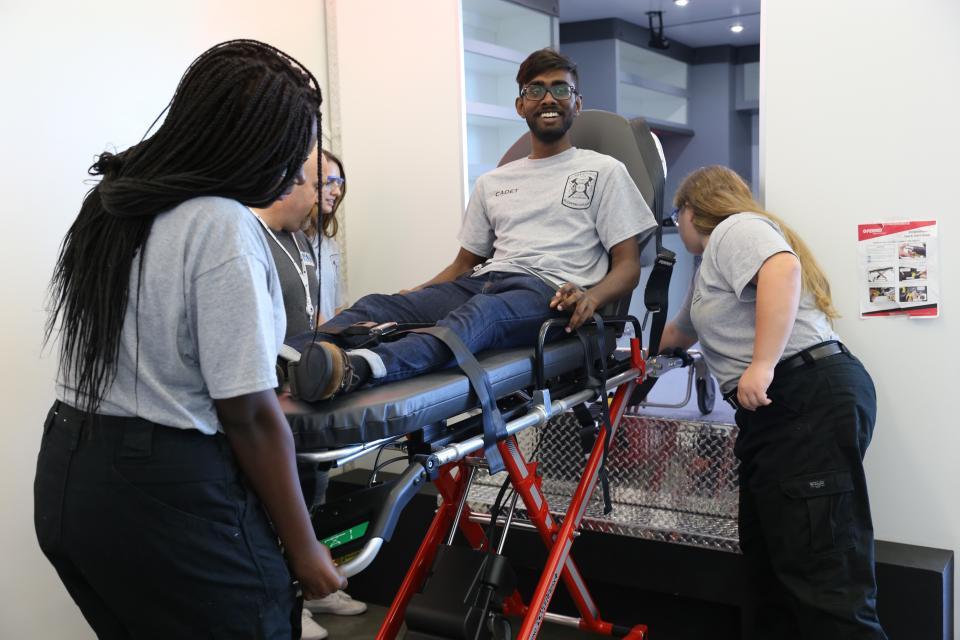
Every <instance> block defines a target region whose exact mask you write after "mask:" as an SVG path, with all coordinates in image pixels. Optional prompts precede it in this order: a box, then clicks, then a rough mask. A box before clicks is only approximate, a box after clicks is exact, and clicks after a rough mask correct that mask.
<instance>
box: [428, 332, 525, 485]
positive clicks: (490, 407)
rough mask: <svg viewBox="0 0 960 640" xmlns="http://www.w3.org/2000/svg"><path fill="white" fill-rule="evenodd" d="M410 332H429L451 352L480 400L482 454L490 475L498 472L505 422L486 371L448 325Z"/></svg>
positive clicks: (503, 467)
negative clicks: (498, 446)
mask: <svg viewBox="0 0 960 640" xmlns="http://www.w3.org/2000/svg"><path fill="white" fill-rule="evenodd" d="M410 333H425V334H427V335H431V336H433V337H434V338H436V339H437V340H439V341H440V342H442V343H443V344H445V345H447V348H448V349H450V351H451V352H453V357H454V359H455V360H456V362H457V366H458V367H460V370H461V371H463V373H464V374H465V375H466V376H467V378H468V379H469V380H470V386H471V387H473V390H474V392H475V393H476V394H477V399H478V400H480V409H481V414H480V416H481V418H482V420H483V453H484V455H485V456H486V458H487V464H488V466H489V467H490V474H491V475H493V474H497V473H500V472H501V471H503V470H504V469H505V466H504V464H503V457H502V456H501V455H500V451H499V450H498V449H497V442H499V441H500V440H503V439H505V438H506V437H507V425H506V423H505V422H504V421H503V416H502V415H501V414H500V409H499V407H497V400H496V397H495V396H494V395H493V386H492V385H491V384H490V378H489V377H487V372H486V371H484V370H483V367H481V366H480V363H479V362H477V359H476V358H475V357H474V355H473V353H471V351H470V349H468V348H467V345H465V344H463V340H461V339H460V336H458V335H457V334H456V333H454V332H453V331H452V330H451V329H450V328H449V327H444V326H433V327H422V328H419V329H410Z"/></svg>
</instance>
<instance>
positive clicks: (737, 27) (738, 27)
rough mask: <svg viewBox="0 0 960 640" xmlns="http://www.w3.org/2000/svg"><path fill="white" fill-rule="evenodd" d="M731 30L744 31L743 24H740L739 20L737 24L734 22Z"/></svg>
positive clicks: (735, 31)
mask: <svg viewBox="0 0 960 640" xmlns="http://www.w3.org/2000/svg"><path fill="white" fill-rule="evenodd" d="M730 31H733V32H734V33H740V32H741V31H743V25H742V24H740V23H739V22H737V23H736V24H732V25H730Z"/></svg>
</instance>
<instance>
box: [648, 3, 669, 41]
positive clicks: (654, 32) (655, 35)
mask: <svg viewBox="0 0 960 640" xmlns="http://www.w3.org/2000/svg"><path fill="white" fill-rule="evenodd" d="M654 16H656V18H657V26H656V27H654V26H653V18H654ZM647 24H649V25H650V42H649V43H648V45H649V46H650V48H651V49H669V48H670V41H669V40H667V39H666V38H664V37H663V11H647Z"/></svg>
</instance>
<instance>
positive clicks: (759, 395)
mask: <svg viewBox="0 0 960 640" xmlns="http://www.w3.org/2000/svg"><path fill="white" fill-rule="evenodd" d="M771 382H773V366H772V365H765V364H762V363H758V362H754V363H751V364H750V366H749V367H747V370H746V371H744V372H743V375H742V376H740V381H739V382H738V383H737V402H738V403H739V404H740V406H741V407H743V408H744V409H746V410H747V411H756V410H757V409H758V408H759V407H764V406H766V405H768V404H770V403H771V402H772V400H770V398H768V397H767V388H769V387H770V383H771Z"/></svg>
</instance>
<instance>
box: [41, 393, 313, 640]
mask: <svg viewBox="0 0 960 640" xmlns="http://www.w3.org/2000/svg"><path fill="white" fill-rule="evenodd" d="M43 431H44V433H43V442H42V444H41V447H40V456H39V459H38V461H37V475H36V479H35V483H34V501H35V504H34V510H35V511H34V521H35V525H36V530H37V538H38V540H39V542H40V548H41V549H42V550H43V552H44V554H45V555H46V556H47V558H48V559H49V560H50V562H51V563H53V566H54V568H55V569H56V570H57V573H58V574H59V575H60V579H61V580H63V583H64V585H65V586H66V588H67V590H68V591H69V592H70V595H71V596H72V597H73V599H74V601H75V602H76V603H77V605H78V606H79V607H80V609H81V611H82V612H83V615H84V617H85V618H86V619H87V622H89V623H90V626H92V627H93V629H94V631H95V632H96V633H97V636H98V637H99V638H107V639H114V638H125V639H126V638H137V639H140V638H157V639H158V640H159V639H161V638H162V639H163V640H170V639H172V638H177V639H185V638H187V639H189V638H204V639H210V638H231V639H233V638H246V639H253V638H256V639H258V640H259V639H263V640H267V639H269V640H280V639H283V640H287V639H289V638H299V637H300V609H299V608H297V597H296V591H295V588H294V586H293V584H292V581H291V578H290V574H289V572H288V571H287V567H286V565H285V563H284V560H283V557H282V555H281V553H280V549H279V546H278V543H277V537H276V534H275V533H274V531H273V529H272V527H271V525H270V523H269V521H268V520H267V517H266V514H265V513H264V511H263V509H262V508H261V506H260V505H259V503H258V501H257V500H256V497H255V495H254V494H253V493H252V491H250V490H249V489H248V488H247V487H246V485H245V484H244V483H243V481H242V478H241V477H240V474H239V472H238V470H237V467H236V465H235V462H234V460H233V456H232V454H231V452H230V449H229V447H228V444H227V442H226V438H224V437H223V436H222V435H216V436H207V435H203V434H201V433H200V432H198V431H196V430H192V429H191V430H184V429H174V428H169V427H163V426H159V425H154V424H153V423H150V422H148V421H146V420H140V419H136V418H114V417H107V416H95V417H93V418H92V419H88V420H85V419H84V416H83V414H81V413H79V412H78V411H76V410H75V409H73V408H71V407H69V406H67V405H65V404H62V403H59V402H57V403H55V404H54V406H53V408H52V409H51V410H50V413H49V414H48V416H47V420H46V422H45V424H44V429H43Z"/></svg>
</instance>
